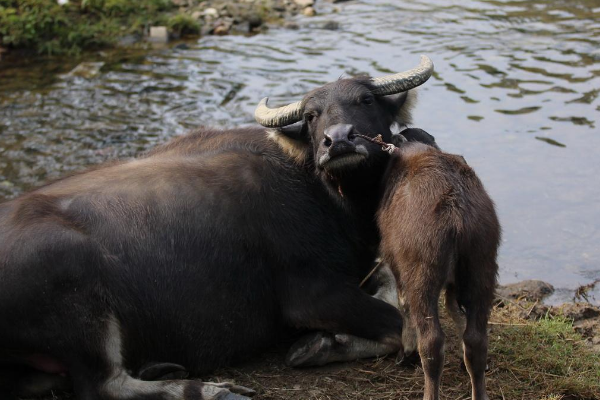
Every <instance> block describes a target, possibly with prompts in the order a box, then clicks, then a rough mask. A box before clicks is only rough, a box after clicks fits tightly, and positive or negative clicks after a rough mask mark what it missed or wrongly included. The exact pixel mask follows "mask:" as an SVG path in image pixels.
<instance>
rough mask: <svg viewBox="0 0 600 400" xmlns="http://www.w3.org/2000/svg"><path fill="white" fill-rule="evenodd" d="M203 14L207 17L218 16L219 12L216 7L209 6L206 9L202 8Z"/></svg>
mask: <svg viewBox="0 0 600 400" xmlns="http://www.w3.org/2000/svg"><path fill="white" fill-rule="evenodd" d="M204 15H205V16H207V17H214V18H216V17H218V16H219V12H218V11H217V9H216V8H213V7H210V8H207V9H206V10H204Z"/></svg>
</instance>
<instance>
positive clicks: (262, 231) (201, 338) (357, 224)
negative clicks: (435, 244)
mask: <svg viewBox="0 0 600 400" xmlns="http://www.w3.org/2000/svg"><path fill="white" fill-rule="evenodd" d="M432 68H433V65H432V64H431V61H430V60H429V59H428V58H426V57H423V58H422V61H421V65H420V66H419V67H417V68H415V69H413V70H410V71H407V72H405V73H400V74H396V75H392V76H389V77H385V78H378V79H370V78H355V79H343V80H339V81H337V82H334V83H331V84H328V85H325V86H323V87H322V88H319V89H317V90H315V91H312V92H311V93H309V94H308V95H307V96H305V97H304V99H303V100H302V102H299V103H296V104H294V105H291V106H287V107H282V108H279V109H275V110H272V109H269V108H268V107H267V106H266V101H263V102H261V104H260V105H259V107H258V108H257V112H256V117H257V120H258V121H259V122H260V123H261V124H263V125H264V126H268V127H269V128H268V129H265V128H260V127H257V128H242V129H232V130H227V131H215V130H200V131H197V132H195V133H192V134H189V135H186V136H182V137H179V138H176V139H174V140H172V141H171V142H169V143H167V144H165V145H162V146H159V147H157V148H155V149H154V150H152V151H150V152H149V153H148V154H146V155H143V156H141V157H139V158H137V159H135V160H132V161H123V162H120V161H118V162H113V163H108V164H104V165H101V166H99V167H96V168H93V169H90V170H87V171H84V172H82V173H78V174H75V175H72V176H69V177H66V178H63V179H59V180H57V181H55V182H52V183H50V184H47V185H45V186H42V187H39V188H37V189H36V190H33V191H31V192H29V193H27V194H24V195H22V196H20V197H19V198H17V199H14V200H12V201H8V202H5V203H3V204H1V205H0V324H1V326H0V366H4V367H5V369H12V368H14V366H16V365H22V366H27V367H30V368H33V369H35V370H39V371H43V372H45V373H48V374H63V375H64V374H68V375H69V376H70V377H71V379H72V382H73V387H74V390H75V393H76V395H77V398H78V399H79V400H96V399H102V400H125V399H134V400H150V399H152V400H154V399H161V400H169V399H173V400H175V399H177V400H192V399H193V400H200V399H205V400H210V399H244V398H246V397H245V394H247V393H248V391H247V390H246V389H245V388H240V387H236V386H232V385H228V384H214V383H202V382H199V381H192V380H177V379H173V380H160V381H159V380H154V381H146V380H143V379H141V378H144V377H146V378H148V379H153V378H159V377H160V375H162V374H161V373H160V371H161V368H162V369H163V372H164V371H168V370H169V366H173V365H180V366H183V367H184V368H185V369H186V370H187V371H189V372H190V373H191V374H193V375H201V374H204V373H207V372H208V371H211V370H213V369H215V368H217V367H219V366H222V365H227V364H231V363H234V362H237V361H240V360H242V359H244V358H247V357H249V356H251V355H252V354H256V353H257V352H259V351H261V350H263V349H265V348H267V347H268V346H269V345H271V344H272V343H273V342H274V341H275V340H277V339H278V338H280V337H283V336H285V335H288V334H289V333H290V332H298V331H299V330H304V329H313V330H323V331H328V332H340V333H345V334H349V335H354V336H357V337H360V338H364V339H368V340H372V341H377V342H379V343H382V345H383V346H392V347H394V346H399V335H400V331H401V326H402V320H401V316H400V314H399V312H398V311H397V309H395V308H394V307H393V306H391V305H389V304H387V303H385V302H384V301H381V300H379V299H377V298H373V297H371V296H369V295H368V294H366V293H365V292H364V291H362V290H361V289H359V287H358V283H359V282H360V281H361V279H362V278H363V277H364V276H365V275H366V274H367V272H368V271H369V269H370V267H371V264H372V260H373V259H374V257H375V254H376V251H377V247H378V242H379V237H378V233H377V227H376V225H375V221H374V213H375V210H376V208H377V194H376V190H377V188H378V185H379V177H380V176H382V175H383V172H384V170H385V168H386V164H387V162H388V158H389V156H387V155H385V154H382V153H381V152H380V151H379V149H378V148H377V146H375V145H372V144H370V143H368V142H367V141H364V140H362V139H359V138H357V137H356V136H355V135H354V134H355V133H362V134H367V135H371V134H375V133H380V134H383V137H384V139H391V135H392V132H391V130H390V126H392V125H394V124H397V123H399V124H405V123H407V122H409V120H410V112H409V110H410V106H411V96H410V95H409V92H407V91H408V90H409V89H412V88H414V87H416V86H418V85H420V84H422V83H423V82H425V81H426V80H427V79H428V78H429V76H430V75H431V72H432ZM350 172H351V173H350ZM357 176H360V177H362V178H364V179H356V178H357ZM348 310H352V312H348ZM361 355H364V353H361ZM148 365H150V367H147V366H148ZM156 366H158V368H156ZM165 366H167V367H165ZM175 369H176V368H175ZM148 370H151V371H154V370H158V371H159V372H156V371H155V372H153V373H150V374H148V373H147V372H148ZM165 375H166V376H170V377H173V376H176V375H172V374H169V373H167V374H165ZM140 377H141V378H140ZM163 378H164V376H163Z"/></svg>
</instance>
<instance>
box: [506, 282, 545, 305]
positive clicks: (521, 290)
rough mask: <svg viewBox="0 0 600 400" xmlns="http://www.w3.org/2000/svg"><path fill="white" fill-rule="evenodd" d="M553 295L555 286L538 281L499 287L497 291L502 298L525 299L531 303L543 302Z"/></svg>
mask: <svg viewBox="0 0 600 400" xmlns="http://www.w3.org/2000/svg"><path fill="white" fill-rule="evenodd" d="M552 293H554V286H552V285H551V284H549V283H546V282H543V281H537V280H528V281H523V282H518V283H513V284H510V285H506V286H498V288H497V289H496V295H497V296H498V297H500V298H507V299H525V300H529V301H541V300H543V299H544V298H545V297H546V296H548V295H550V294H552Z"/></svg>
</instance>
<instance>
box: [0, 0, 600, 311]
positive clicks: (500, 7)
mask: <svg viewBox="0 0 600 400" xmlns="http://www.w3.org/2000/svg"><path fill="white" fill-rule="evenodd" d="M318 6H319V7H318V8H317V10H318V11H319V16H317V17H314V18H306V17H298V18H297V19H296V22H297V23H298V24H299V25H300V29H299V30H290V29H283V28H274V29H271V30H269V31H268V33H266V34H261V35H257V36H253V37H244V36H226V37H204V38H201V39H200V40H198V41H194V42H192V43H190V42H187V43H185V44H178V45H172V46H168V47H165V48H160V49H153V50H146V51H141V52H140V51H135V52H124V51H119V52H105V53H98V54H92V55H89V56H86V60H85V61H89V62H103V63H104V64H103V65H101V68H100V70H99V71H98V73H97V74H93V73H92V74H88V75H87V76H79V75H78V74H73V73H69V71H71V70H72V69H73V68H74V67H75V66H76V65H77V64H78V63H79V62H80V61H81V60H77V61H69V60H31V59H28V60H15V59H13V60H11V61H10V62H9V63H7V62H4V63H0V198H10V197H12V196H15V195H16V194H18V193H20V192H22V191H23V190H26V189H28V188H30V187H33V186H35V185H37V184H39V183H41V182H42V181H44V180H47V179H49V178H53V177H57V176H59V175H62V174H64V173H66V172H68V171H73V170H78V169H81V168H82V167H84V166H86V165H90V164H95V163H98V162H101V161H103V160H106V159H109V158H114V157H131V156H133V155H135V154H136V153H139V152H141V151H144V150H146V149H148V148H150V147H152V146H154V145H155V144H157V143H162V142H164V141H166V140H167V139H169V138H170V137H173V136H175V135H179V134H183V133H185V132H186V131H187V130H189V129H190V128H193V127H197V126H199V125H211V126H221V127H231V126H235V125H244V124H251V123H252V122H253V118H252V113H253V110H254V108H255V106H256V103H257V102H258V100H260V99H261V98H262V97H264V96H270V97H271V104H279V103H284V102H292V101H295V100H298V99H300V98H301V96H302V95H303V94H304V93H306V92H307V91H308V90H310V89H312V88H314V87H316V86H319V85H321V84H324V83H326V82H328V81H332V80H335V79H337V78H338V77H340V76H349V75H356V74H359V73H367V74H370V75H373V76H380V75H384V74H387V73H391V72H393V71H398V70H404V69H408V68H411V67H413V66H414V65H416V64H417V63H418V61H419V55H420V54H427V55H429V56H430V57H431V58H432V60H433V61H434V64H435V70H436V72H435V74H434V76H433V77H432V78H431V79H430V80H429V82H428V83H427V84H425V85H424V86H423V87H422V88H421V89H420V90H419V104H418V106H417V108H416V109H415V112H414V122H415V123H414V125H415V126H418V127H420V128H423V129H425V130H427V131H428V132H430V133H432V134H433V135H434V136H435V137H436V138H437V141H438V143H439V145H440V146H441V147H442V148H443V149H445V150H447V151H449V152H454V153H459V154H462V155H464V156H465V158H466V159H467V161H468V162H469V163H470V164H471V165H472V166H473V167H474V168H475V170H476V171H477V172H478V174H479V175H480V177H481V179H482V180H483V181H484V183H485V185H486V187H487V189H488V190H489V192H490V193H491V195H492V197H493V198H494V200H495V201H496V204H497V207H498V211H499V215H500V219H501V222H502V224H503V228H504V238H503V243H502V248H501V253H500V266H501V274H500V278H501V281H502V282H504V283H509V282H514V281H518V280H523V279H542V280H546V281H549V282H551V283H552V284H554V285H555V286H556V287H557V288H559V289H560V290H558V292H557V294H555V295H554V297H553V299H552V300H551V301H560V300H564V299H568V298H570V297H572V290H573V289H575V288H576V287H577V286H578V285H581V284H586V283H590V282H592V281H593V280H595V279H598V278H600V177H599V175H600V132H599V128H600V99H599V98H598V96H599V94H600V1H598V0H570V1H564V0H545V1H535V2H534V1H504V0H496V1H489V0H487V1H482V0H460V1H459V0H437V1H423V0H421V1H395V0H394V1H392V0H388V1H380V0H364V1H351V2H346V3H340V4H337V5H332V4H329V3H323V2H321V3H318ZM332 28H337V29H332ZM84 75H85V74H84ZM599 286H600V285H599ZM592 295H593V296H595V300H593V301H594V302H596V303H598V302H600V290H598V289H597V290H596V291H595V292H593V293H592Z"/></svg>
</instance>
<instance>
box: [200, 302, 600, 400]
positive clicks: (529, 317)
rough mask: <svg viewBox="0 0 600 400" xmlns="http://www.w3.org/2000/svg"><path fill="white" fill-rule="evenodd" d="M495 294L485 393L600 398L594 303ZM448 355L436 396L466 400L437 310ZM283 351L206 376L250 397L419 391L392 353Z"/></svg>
mask: <svg viewBox="0 0 600 400" xmlns="http://www.w3.org/2000/svg"><path fill="white" fill-rule="evenodd" d="M512 293H513V294H516V297H514V298H513V297H512V296H511V297H510V298H504V297H499V298H498V299H497V301H496V305H495V307H494V309H493V312H492V316H491V319H490V334H489V341H490V344H489V356H488V367H489V370H488V372H487V374H486V375H487V387H488V395H489V397H490V400H505V399H528V400H588V399H598V398H600V347H598V345H599V344H600V308H598V307H594V306H591V305H590V304H587V303H566V304H564V305H561V306H556V307H550V306H546V305H543V304H542V303H541V302H540V300H541V299H539V298H538V299H537V300H533V301H532V299H533V297H532V296H531V292H528V291H523V292H521V293H517V291H515V290H512ZM442 315H443V317H442V324H443V326H444V331H445V333H446V361H445V366H444V374H443V377H442V382H443V383H442V395H441V399H447V400H450V399H464V398H468V395H470V390H471V388H470V381H469V376H468V374H467V372H466V371H465V369H464V367H463V365H462V363H461V358H462V350H461V348H460V345H459V340H458V338H457V336H456V334H455V332H454V329H453V326H452V324H451V323H450V321H449V319H447V318H446V316H445V313H443V312H442ZM283 351H284V349H282V351H281V353H272V354H269V355H266V356H264V357H263V359H262V360H260V361H258V362H256V363H253V364H251V365H247V366H244V367H242V368H236V369H227V370H224V371H221V372H220V373H218V374H215V375H214V376H212V377H209V378H210V380H226V381H232V380H233V381H235V382H236V383H238V384H241V385H245V386H248V387H252V388H253V389H255V390H257V392H258V394H257V396H256V397H255V399H256V400H324V399H356V400H359V399H361V400H362V399H371V400H384V399H409V400H420V399H421V398H422V396H423V392H422V391H423V385H424V381H423V371H422V370H421V368H420V367H418V366H417V367H414V368H410V367H401V366H398V365H396V360H395V358H394V357H391V356H389V357H386V358H382V359H377V360H361V361H356V362H352V363H344V364H334V365H330V366H325V367H322V368H309V369H292V368H288V367H286V366H284V365H283V363H282V358H283Z"/></svg>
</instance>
